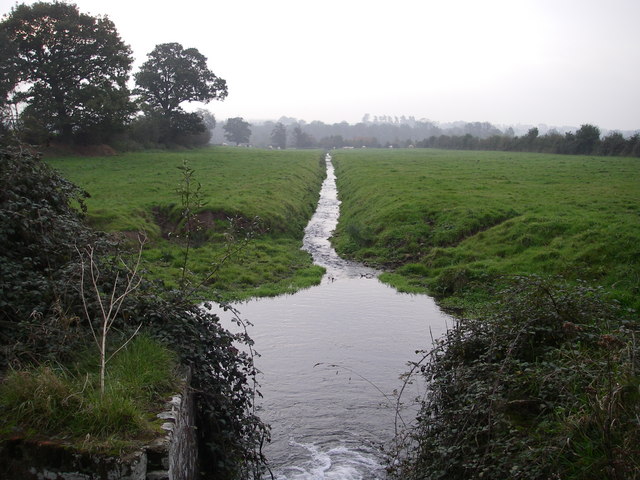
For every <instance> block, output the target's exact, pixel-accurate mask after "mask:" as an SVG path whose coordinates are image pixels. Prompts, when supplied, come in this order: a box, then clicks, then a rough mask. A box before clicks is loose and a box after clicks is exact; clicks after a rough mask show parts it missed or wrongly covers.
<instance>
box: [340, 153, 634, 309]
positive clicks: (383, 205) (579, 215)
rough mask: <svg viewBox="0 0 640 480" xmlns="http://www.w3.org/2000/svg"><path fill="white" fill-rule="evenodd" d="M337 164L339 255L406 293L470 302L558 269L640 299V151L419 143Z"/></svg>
mask: <svg viewBox="0 0 640 480" xmlns="http://www.w3.org/2000/svg"><path fill="white" fill-rule="evenodd" d="M334 161H335V164H336V174H337V177H338V189H339V192H340V196H341V199H342V206H341V209H342V210H341V218H340V223H339V225H338V229H337V233H336V235H335V239H334V241H335V244H336V247H337V249H338V251H339V252H341V253H343V254H344V255H348V256H351V257H355V258H357V259H360V260H362V261H365V262H369V263H374V264H378V265H382V266H384V267H386V268H388V269H389V270H390V271H391V272H393V273H389V274H385V275H383V279H385V280H387V281H389V282H390V283H392V284H394V285H396V286H397V287H399V288H401V289H403V290H407V291H428V292H430V293H432V294H434V295H437V296H439V297H442V298H449V303H457V304H461V303H464V302H465V299H471V300H473V299H476V300H477V299H481V298H485V299H486V298H488V297H489V296H490V295H491V287H492V286H496V285H497V284H500V283H501V279H503V278H505V277H507V276H512V275H519V274H531V273H536V274H557V275H562V276H563V277H566V278H569V279H582V280H587V281H589V282H593V283H597V284H602V285H605V286H607V287H609V288H610V289H611V290H612V291H613V292H614V293H615V295H616V297H617V298H619V299H620V300H622V301H623V302H625V303H626V304H628V305H630V306H634V307H640V295H639V294H640V273H639V272H640V245H639V244H638V241H637V239H638V238H640V168H639V167H640V165H639V164H638V160H637V159H629V158H612V157H606V158H605V157H584V156H564V155H563V156H560V155H545V154H533V153H513V152H469V151H464V152H463V151H439V150H430V149H429V150H427V149H424V150H422V149H416V150H362V151H358V150H356V151H340V152H336V153H335V155H334ZM452 300H453V301H452ZM445 303H446V301H445Z"/></svg>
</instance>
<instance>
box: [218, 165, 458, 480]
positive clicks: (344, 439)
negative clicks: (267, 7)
mask: <svg viewBox="0 0 640 480" xmlns="http://www.w3.org/2000/svg"><path fill="white" fill-rule="evenodd" d="M326 163H327V178H326V180H325V181H324V183H323V185H322V190H321V194H320V200H319V203H318V208H317V210H316V213H315V214H314V216H313V218H312V219H311V220H310V222H309V224H308V226H307V228H306V229H305V237H304V242H303V243H304V246H303V249H304V250H307V251H308V252H309V253H310V254H311V255H312V257H313V260H314V263H316V264H318V265H321V266H323V267H325V269H326V271H327V272H326V274H325V275H324V277H323V279H322V283H321V284H320V285H318V286H316V287H312V288H309V289H306V290H303V291H300V292H298V293H295V294H293V295H283V296H279V297H275V298H263V299H255V300H250V301H248V302H245V303H241V304H237V305H234V306H235V308H237V309H238V310H239V311H240V313H241V317H242V318H244V319H247V320H248V321H250V322H251V323H252V324H253V326H252V327H250V329H249V335H250V336H251V337H252V338H253V340H254V341H255V348H256V350H257V351H258V352H259V353H260V355H261V356H260V357H259V358H257V359H256V364H257V367H258V368H259V369H260V371H261V372H262V374H261V378H260V384H261V389H260V390H261V392H262V394H263V395H264V398H263V399H262V401H261V403H260V411H259V414H260V417H261V418H262V420H263V421H264V422H266V423H269V424H270V425H271V427H272V432H271V435H272V442H271V443H270V444H269V445H268V446H267V447H266V448H265V453H266V455H267V458H268V459H269V462H270V466H271V469H272V471H273V474H274V477H275V478H276V479H278V480H285V479H286V480H321V479H335V480H356V479H366V480H371V479H384V478H385V477H386V475H385V457H384V454H383V453H382V450H381V449H380V446H381V445H386V446H388V445H389V442H390V441H391V440H392V439H393V436H394V431H395V424H396V423H399V424H401V423H402V421H401V420H399V419H397V418H396V397H395V396H394V390H399V389H401V388H402V386H403V381H402V380H401V379H400V375H402V374H403V373H405V372H407V371H408V368H409V367H408V366H407V362H409V361H416V360H418V359H419V356H418V355H416V350H424V349H428V348H429V347H430V345H431V342H432V340H431V339H432V338H437V337H438V336H440V335H441V334H442V333H443V332H444V331H445V330H446V328H447V324H448V323H449V324H451V321H450V319H449V317H447V315H445V314H444V313H443V312H441V311H440V310H439V308H438V307H437V306H436V304H435V303H434V301H433V299H431V298H430V297H428V296H426V295H408V294H401V293H398V292H397V291H396V290H395V289H393V288H391V287H389V286H387V285H385V284H383V283H381V282H379V281H378V279H377V274H378V272H377V271H375V270H373V269H371V268H367V267H365V266H363V265H360V264H357V263H354V262H349V261H346V260H344V259H342V258H340V257H339V256H338V255H337V254H336V252H335V250H334V249H333V247H332V246H331V243H330V241H329V238H330V237H331V234H332V232H333V230H334V229H335V227H336V225H337V222H338V216H339V206H340V202H339V200H338V193H337V189H336V182H335V179H336V178H335V174H334V169H333V165H332V163H331V157H330V156H329V155H327V158H326ZM217 313H218V314H219V315H220V317H221V318H222V321H223V322H225V325H226V326H227V327H228V328H230V329H231V328H232V325H233V324H232V322H231V321H230V319H229V318H227V319H225V312H222V311H220V312H217ZM227 315H228V314H227ZM424 390H425V389H424V385H423V384H421V383H420V382H414V383H413V384H411V385H407V387H406V390H405V392H404V394H403V396H402V400H403V402H404V403H412V401H413V399H416V398H421V397H422V396H423V395H424ZM416 411H417V410H416V407H415V405H414V406H413V408H411V407H407V409H406V410H405V411H402V410H401V411H400V415H401V416H402V419H403V420H404V421H405V422H407V423H409V422H410V421H411V420H413V417H415V413H416Z"/></svg>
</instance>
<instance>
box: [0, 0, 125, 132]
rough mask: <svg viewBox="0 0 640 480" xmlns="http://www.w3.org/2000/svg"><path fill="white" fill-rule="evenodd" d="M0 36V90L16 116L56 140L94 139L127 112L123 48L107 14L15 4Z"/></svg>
mask: <svg viewBox="0 0 640 480" xmlns="http://www.w3.org/2000/svg"><path fill="white" fill-rule="evenodd" d="M0 37H4V40H6V41H3V42H0V43H1V44H2V45H3V46H2V47H0V57H1V58H2V60H6V59H9V64H8V66H7V64H6V63H4V62H2V63H3V64H4V65H3V67H1V68H0V69H1V70H2V72H1V73H2V79H1V80H0V84H1V85H0V87H2V92H0V94H3V95H4V96H5V98H6V94H7V93H9V92H11V91H12V92H13V96H14V100H15V101H20V102H25V103H26V105H27V106H26V108H25V110H24V112H23V115H24V116H27V117H31V118H35V119H38V121H39V122H40V124H41V125H42V127H43V128H45V129H46V130H47V131H49V132H52V133H54V134H56V135H58V136H59V137H60V139H61V140H63V141H65V142H70V141H72V140H73V139H79V140H83V141H102V140H104V137H105V136H106V135H108V134H110V133H112V132H114V131H117V130H119V129H120V128H121V127H122V126H123V125H124V124H125V122H126V121H127V120H128V119H129V117H130V115H131V114H132V113H133V111H134V109H133V107H132V105H131V103H130V101H129V91H128V89H127V86H126V83H127V80H128V74H129V70H130V68H131V62H132V58H131V50H130V48H129V47H128V46H127V45H126V44H125V43H123V41H122V40H121V39H120V36H119V35H118V32H117V31H116V28H115V26H114V24H113V22H111V20H109V19H108V18H107V17H92V16H90V15H87V14H83V13H80V12H79V10H78V8H77V7H76V6H75V5H71V4H66V3H62V2H54V3H45V2H38V3H34V4H33V5H25V4H22V5H18V6H16V7H14V8H13V10H12V11H11V13H10V14H9V15H8V16H7V17H6V18H5V20H4V21H3V22H2V23H0ZM18 85H20V89H17V88H16V87H17V86H18ZM23 85H24V86H26V88H23Z"/></svg>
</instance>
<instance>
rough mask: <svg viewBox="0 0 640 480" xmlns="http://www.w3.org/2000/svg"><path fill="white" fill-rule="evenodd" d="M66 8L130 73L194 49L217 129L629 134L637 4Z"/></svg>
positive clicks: (501, 0) (634, 114) (122, 4)
mask: <svg viewBox="0 0 640 480" xmlns="http://www.w3.org/2000/svg"><path fill="white" fill-rule="evenodd" d="M25 3H33V0H29V1H27V2H25ZM73 3H76V4H77V5H78V8H79V9H80V10H81V11H82V12H84V13H89V14H92V15H107V16H109V18H110V19H111V20H113V22H114V23H115V25H116V27H117V29H118V32H119V33H120V36H121V37H122V39H123V40H124V41H125V42H126V43H127V44H129V45H130V46H131V48H132V50H133V55H134V58H135V63H134V69H133V71H134V72H135V71H136V70H137V67H138V66H139V65H140V64H141V63H142V62H143V61H144V60H145V58H146V55H147V53H149V52H150V51H151V50H152V49H153V47H154V46H155V45H157V44H159V43H166V42H179V43H181V44H182V45H183V46H185V47H195V48H197V49H198V50H199V51H200V52H201V53H202V54H204V55H205V56H206V57H207V58H208V64H209V67H210V68H211V70H212V71H213V72H214V73H215V74H216V75H218V76H220V77H222V78H224V79H225V80H227V82H228V86H229V96H228V98H227V99H226V100H225V101H222V102H216V101H214V102H211V103H210V104H208V105H206V107H205V108H207V109H208V110H210V111H211V112H213V113H214V114H215V116H216V118H220V119H222V118H229V117H243V118H245V119H253V120H254V121H255V120H256V119H277V118H279V117H281V116H283V115H284V116H290V117H294V118H298V119H303V120H305V121H313V120H319V121H322V122H324V123H339V122H341V121H346V122H348V123H350V124H353V123H357V122H359V121H360V120H361V119H362V117H363V115H364V114H366V113H369V114H370V115H372V116H374V115H389V116H398V117H399V116H401V115H405V116H413V117H415V118H416V119H420V118H426V119H429V120H431V121H434V122H441V123H449V122H454V121H464V122H489V123H491V124H493V125H518V124H523V125H539V124H546V125H553V126H558V127H563V126H575V127H579V126H580V125H582V124H586V123H589V124H593V125H597V126H598V127H600V128H601V129H602V130H621V131H632V130H637V129H640V115H639V114H638V110H639V108H638V107H640V89H638V87H637V86H638V85H640V51H639V50H638V48H637V46H638V45H640V29H638V28H637V26H636V22H637V19H638V18H640V2H638V1H637V0H611V1H609V2H606V3H604V2H600V1H596V0H587V1H578V0H564V1H560V2H558V1H551V0H523V1H518V2H513V1H509V0H487V1H485V2H475V1H472V0H451V1H449V2H439V1H435V0H423V1H418V0H397V1H396V2H393V3H392V4H389V3H388V2H382V1H375V0H370V1H366V2H365V1H361V0H350V1H349V0H348V1H344V0H342V1H340V2H339V1H337V0H325V1H323V2H314V1H311V2H305V3H304V7H301V4H300V3H299V2H295V1H293V0H273V1H271V2H264V1H258V0H246V1H244V2H222V3H214V4H205V5H203V4H201V3H200V2H197V1H195V0H184V1H182V2H180V3H179V4H175V3H173V2H167V1H165V2H162V1H160V2H153V3H151V2H146V1H140V2H130V1H124V0H112V1H111V2H108V3H104V2H101V1H98V0H76V1H75V2H73ZM15 4H16V2H15V1H12V0H0V13H1V14H6V13H9V12H10V10H11V7H12V6H14V5H15ZM176 5H178V7H176Z"/></svg>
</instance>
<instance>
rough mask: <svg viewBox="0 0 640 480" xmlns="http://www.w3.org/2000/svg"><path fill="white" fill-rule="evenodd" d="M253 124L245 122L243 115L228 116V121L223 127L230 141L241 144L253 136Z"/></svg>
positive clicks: (225, 135)
mask: <svg viewBox="0 0 640 480" xmlns="http://www.w3.org/2000/svg"><path fill="white" fill-rule="evenodd" d="M250 127H251V124H250V123H249V122H245V121H244V120H243V119H242V117H235V118H228V119H227V123H225V124H224V126H223V127H222V128H223V130H224V137H225V138H226V139H227V140H229V141H230V142H233V143H235V144H236V145H240V144H241V143H248V142H249V138H250V137H251V128H250Z"/></svg>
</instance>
